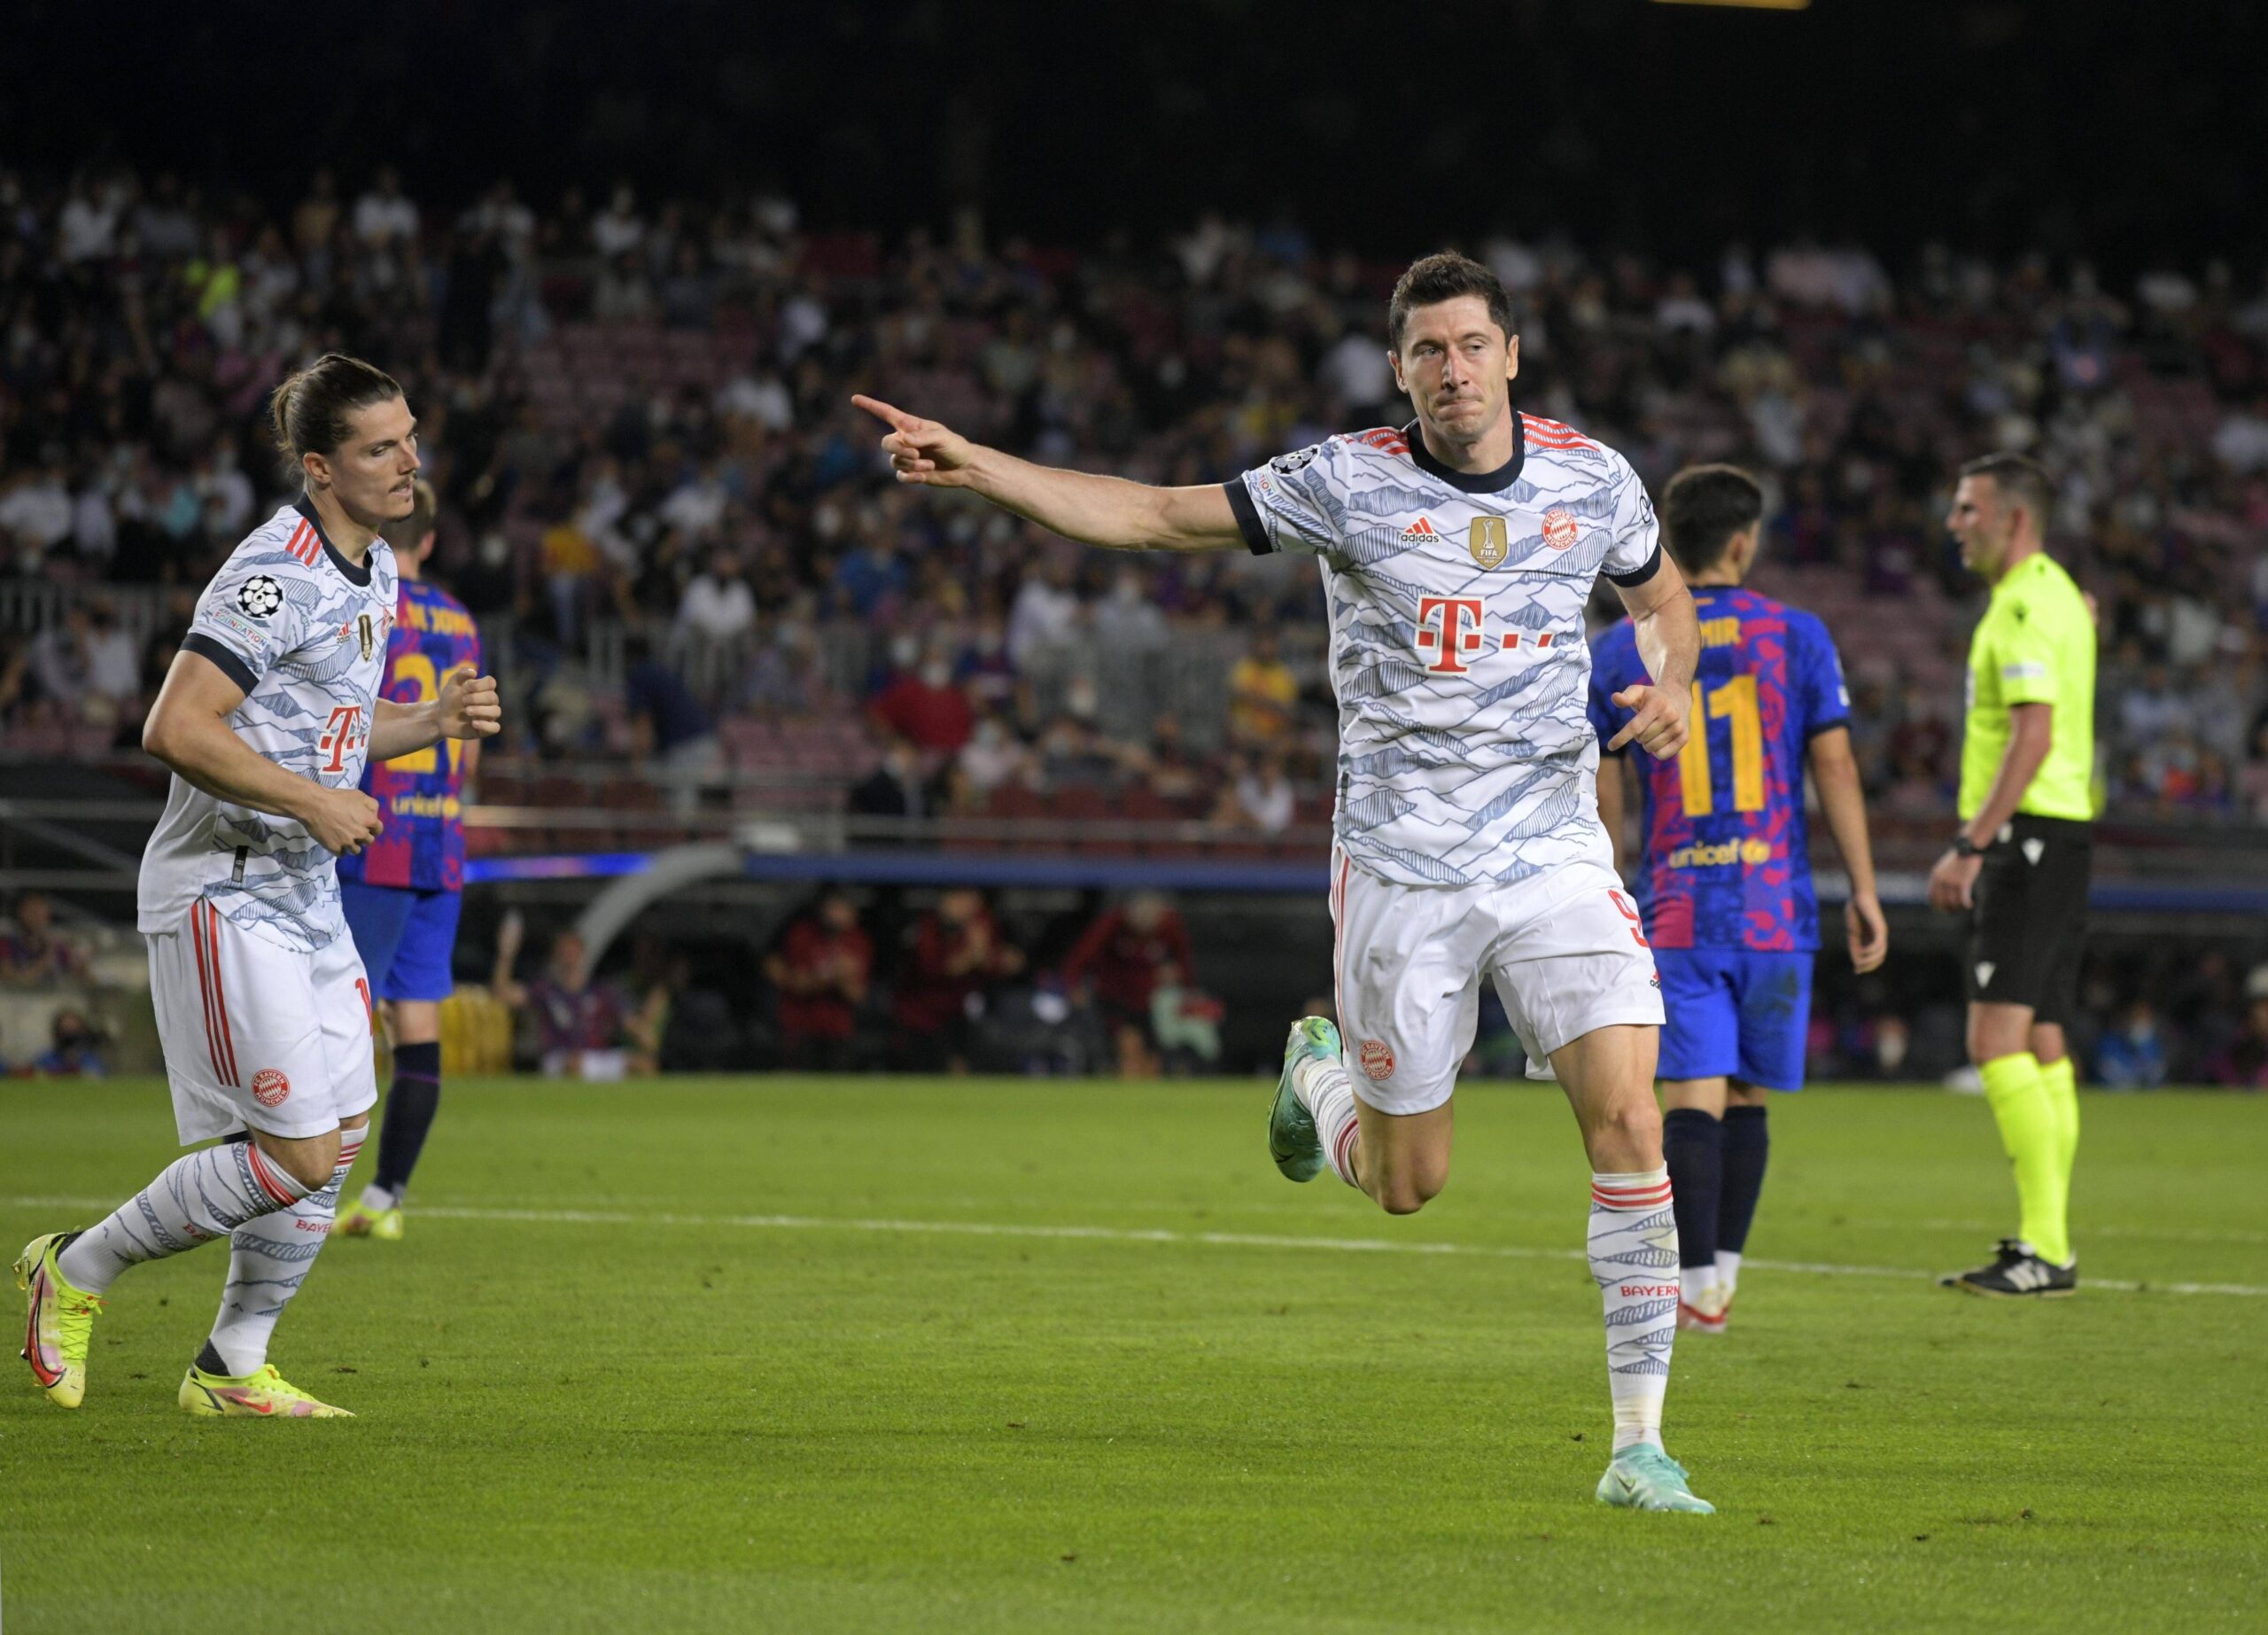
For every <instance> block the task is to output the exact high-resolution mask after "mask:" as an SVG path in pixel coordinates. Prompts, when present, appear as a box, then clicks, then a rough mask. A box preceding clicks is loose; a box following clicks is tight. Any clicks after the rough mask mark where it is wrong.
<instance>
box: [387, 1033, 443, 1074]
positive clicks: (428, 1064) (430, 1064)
mask: <svg viewBox="0 0 2268 1635" xmlns="http://www.w3.org/2000/svg"><path fill="white" fill-rule="evenodd" d="M393 1076H394V1077H395V1078H428V1079H431V1080H432V1082H433V1083H435V1084H439V1083H440V1082H441V1041H440V1040H439V1039H429V1040H427V1041H426V1042H425V1043H423V1044H422V1045H396V1046H395V1047H393Z"/></svg>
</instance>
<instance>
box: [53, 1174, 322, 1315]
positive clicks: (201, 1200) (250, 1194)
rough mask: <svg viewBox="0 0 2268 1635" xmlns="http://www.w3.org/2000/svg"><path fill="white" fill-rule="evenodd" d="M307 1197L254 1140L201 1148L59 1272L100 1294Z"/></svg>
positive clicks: (81, 1242)
mask: <svg viewBox="0 0 2268 1635" xmlns="http://www.w3.org/2000/svg"><path fill="white" fill-rule="evenodd" d="M307 1190H308V1189H307V1187H302V1186H301V1185H299V1182H298V1181H297V1180H293V1179H292V1177H291V1172H289V1171H288V1170H286V1169H285V1168H284V1167H283V1165H282V1164H278V1163H276V1160H275V1159H273V1158H271V1157H269V1156H268V1155H267V1154H265V1153H263V1152H261V1151H260V1149H259V1148H257V1147H255V1146H253V1145H252V1142H250V1141H223V1142H221V1144H220V1145H219V1146H217V1147H200V1148H198V1149H197V1150H196V1151H195V1152H190V1153H183V1155H182V1156H180V1157H178V1158H176V1159H175V1160H174V1161H173V1162H172V1163H171V1164H167V1166H166V1167H165V1168H164V1169H162V1170H160V1171H159V1172H158V1178H157V1179H156V1180H153V1181H151V1183H150V1184H149V1185H148V1186H147V1187H144V1188H143V1189H142V1190H141V1191H139V1192H137V1193H136V1194H135V1195H133V1196H132V1197H130V1198H128V1200H127V1201H126V1202H125V1203H121V1204H120V1205H119V1206H118V1208H117V1209H116V1210H114V1211H112V1213H111V1215H110V1217H109V1218H107V1219H105V1220H104V1221H103V1222H102V1223H101V1224H100V1225H99V1226H92V1227H89V1229H88V1230H87V1231H85V1232H82V1233H81V1234H79V1235H78V1236H77V1237H75V1238H74V1239H73V1240H72V1241H71V1245H70V1247H69V1248H67V1249H66V1250H64V1251H63V1252H62V1253H61V1254H60V1255H58V1256H57V1257H56V1265H57V1266H58V1268H60V1269H61V1271H62V1273H63V1275H64V1277H65V1278H66V1279H67V1280H69V1281H70V1283H71V1285H72V1286H73V1287H74V1288H75V1289H84V1290H85V1291H86V1292H87V1293H89V1294H90V1295H99V1294H101V1293H103V1292H104V1291H105V1290H106V1289H109V1288H110V1286H111V1284H112V1283H113V1281H116V1280H117V1277H118V1274H119V1273H121V1272H123V1271H125V1270H126V1268H127V1267H128V1266H130V1265H137V1264H139V1263H140V1262H142V1261H144V1260H161V1259H163V1258H164V1257H166V1256H167V1255H178V1254H180V1253H181V1252H182V1251H183V1250H187V1249H195V1248H196V1247H197V1246H198V1244H199V1243H204V1242H210V1241H211V1240H212V1239H214V1238H219V1237H226V1236H228V1234H229V1233H231V1232H234V1231H235V1230H236V1229H237V1227H238V1226H243V1225H244V1224H245V1222H246V1221H248V1220H257V1219H258V1218H260V1217H261V1216H262V1215H268V1214H272V1213H274V1212H275V1211H277V1210H284V1209H289V1208H291V1206H292V1205H293V1204H295V1203H299V1200H300V1199H302V1198H304V1197H306V1196H307Z"/></svg>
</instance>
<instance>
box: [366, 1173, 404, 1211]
mask: <svg viewBox="0 0 2268 1635" xmlns="http://www.w3.org/2000/svg"><path fill="white" fill-rule="evenodd" d="M400 1202H401V1200H400V1199H399V1198H397V1197H395V1196H394V1195H393V1194H392V1193H391V1192H388V1191H387V1190H386V1189H385V1188H384V1187H381V1186H379V1185H378V1183H377V1182H376V1181H372V1182H371V1183H370V1184H369V1186H367V1187H363V1188H362V1207H363V1208H364V1209H366V1210H369V1211H370V1212H371V1213H372V1214H374V1215H383V1214H384V1213H385V1212H386V1211H388V1210H390V1209H392V1207H393V1206H394V1205H395V1204H397V1203H400Z"/></svg>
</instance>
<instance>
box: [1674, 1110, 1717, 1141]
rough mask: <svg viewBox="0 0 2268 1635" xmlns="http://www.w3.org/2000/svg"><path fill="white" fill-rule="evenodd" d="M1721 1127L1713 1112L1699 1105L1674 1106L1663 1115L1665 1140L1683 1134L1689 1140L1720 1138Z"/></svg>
mask: <svg viewBox="0 0 2268 1635" xmlns="http://www.w3.org/2000/svg"><path fill="white" fill-rule="evenodd" d="M1721 1129H1722V1126H1721V1125H1720V1124H1719V1123H1718V1122H1717V1119H1716V1117H1714V1116H1713V1114H1710V1113H1706V1112H1704V1111H1703V1110H1702V1109H1700V1108H1697V1107H1673V1108H1671V1109H1669V1111H1667V1112H1666V1113H1664V1114H1663V1115H1662V1139H1663V1140H1664V1141H1669V1140H1671V1139H1673V1138H1675V1137H1681V1136H1682V1137H1683V1138H1684V1139H1685V1140H1687V1141H1716V1140H1718V1139H1720V1130H1721Z"/></svg>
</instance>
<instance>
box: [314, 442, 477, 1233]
mask: <svg viewBox="0 0 2268 1635" xmlns="http://www.w3.org/2000/svg"><path fill="white" fill-rule="evenodd" d="M434 510H435V502H434V497H433V490H432V489H431V487H429V486H428V485H426V484H425V483H423V482H420V483H419V484H418V485H417V502H416V508H415V509H414V510H412V511H411V512H410V514H409V515H408V517H406V518H402V520H401V521H400V522H399V523H396V524H393V525H392V526H389V527H388V528H387V530H386V537H387V540H388V542H389V543H391V544H392V546H393V554H394V561H395V564H397V566H398V567H399V569H400V574H401V590H400V603H399V605H398V606H397V608H396V610H395V618H394V625H393V632H392V635H391V636H389V637H388V639H387V644H386V671H385V681H384V683H383V684H382V686H381V688H380V689H379V696H380V697H384V698H390V699H392V701H393V702H395V703H397V704H417V703H422V702H423V701H424V700H425V699H428V698H433V697H439V695H440V690H441V683H442V682H443V681H445V680H447V678H448V676H449V675H450V674H451V673H453V672H455V671H458V670H462V669H465V668H467V667H470V669H471V670H472V671H473V672H474V673H476V674H477V673H478V672H479V668H480V633H479V631H478V629H477V628H476V627H474V625H473V622H472V615H471V614H470V613H468V612H467V611H465V609H464V605H463V604H462V603H460V602H459V601H457V599H456V598H455V597H454V596H450V595H449V594H448V592H447V591H445V590H443V589H442V588H440V587H439V586H438V585H436V584H434V583H432V582H431V580H427V579H425V578H424V576H423V570H424V565H425V563H426V561H427V559H428V558H430V557H431V555H432V551H433V518H434ZM477 754H478V746H477V745H475V744H454V743H447V744H441V745H439V747H438V748H435V749H431V750H421V751H418V752H417V753H416V754H414V755H404V756H402V757H400V758H399V759H394V760H390V761H384V762H379V761H375V760H374V761H372V762H371V763H370V767H369V771H368V772H366V773H365V774H364V775H363V777H362V788H363V790H365V791H366V792H367V793H369V795H370V796H372V797H373V798H376V799H377V803H378V815H379V819H380V821H381V822H382V823H383V824H384V828H383V829H381V831H380V833H379V835H378V837H377V839H376V840H375V841H373V842H371V843H370V845H369V846H368V847H366V848H365V849H364V850H363V852H362V853H361V856H359V857H345V858H341V859H340V860H339V866H338V881H339V891H340V893H341V895H342V896H343V897H344V898H345V899H346V901H345V906H346V924H347V928H348V929H349V930H352V931H353V934H354V946H355V948H356V949H357V951H358V952H360V953H361V956H362V963H363V965H364V967H365V968H366V969H368V970H369V978H370V993H371V996H372V997H373V998H374V999H376V1000H383V1001H384V1002H386V1004H387V1006H388V1008H389V1009H390V1010H391V1012H392V1033H393V1085H392V1088H391V1089H390V1090H389V1091H388V1092H387V1093H386V1110H385V1120H384V1125H383V1126H382V1127H381V1128H380V1130H379V1132H378V1165H377V1174H376V1176H375V1177H373V1179H372V1180H371V1181H370V1183H369V1185H368V1186H367V1187H364V1188H363V1191H362V1196H361V1201H360V1202H359V1203H356V1204H355V1205H354V1207H353V1209H351V1210H349V1211H346V1214H344V1215H343V1216H341V1217H340V1218H339V1222H338V1226H339V1230H340V1231H342V1232H344V1233H345V1234H346V1235H347V1236H349V1237H365V1236H377V1237H382V1238H399V1237H400V1235H401V1232H402V1217H401V1195H402V1192H403V1191H404V1189H405V1188H407V1187H408V1185H409V1174H410V1172H411V1171H412V1170H414V1169H415V1168H416V1166H417V1155H418V1154H419V1152H421V1151H422V1150H423V1148H424V1145H425V1137H426V1134H427V1133H428V1132H429V1131H431V1128H432V1127H433V1116H434V1114H435V1113H436V1112H437V1111H438V1110H439V1107H440V1101H441V1001H442V1000H445V999H447V998H448V996H449V991H450V988H451V986H452V985H453V980H452V977H451V972H450V965H451V956H452V955H453V954H454V951H455V948H456V940H457V910H458V908H459V907H460V906H461V904H462V901H463V897H462V893H463V890H464V818H463V815H462V796H463V790H464V782H465V780H466V779H467V778H469V777H470V776H471V775H472V773H473V769H474V766H475V764H476V756H477Z"/></svg>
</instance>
